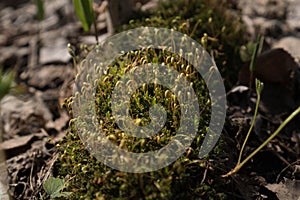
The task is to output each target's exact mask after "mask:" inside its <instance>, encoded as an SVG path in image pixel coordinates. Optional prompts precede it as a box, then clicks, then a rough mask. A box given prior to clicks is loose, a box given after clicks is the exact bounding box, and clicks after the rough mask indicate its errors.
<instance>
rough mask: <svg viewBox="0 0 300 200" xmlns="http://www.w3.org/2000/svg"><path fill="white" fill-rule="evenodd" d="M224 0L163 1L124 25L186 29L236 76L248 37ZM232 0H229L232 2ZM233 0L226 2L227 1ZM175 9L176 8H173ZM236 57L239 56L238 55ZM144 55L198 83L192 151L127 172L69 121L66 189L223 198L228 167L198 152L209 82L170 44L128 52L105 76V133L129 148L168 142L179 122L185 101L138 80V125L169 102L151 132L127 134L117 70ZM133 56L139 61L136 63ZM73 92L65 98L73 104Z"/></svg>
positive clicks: (101, 109)
mask: <svg viewBox="0 0 300 200" xmlns="http://www.w3.org/2000/svg"><path fill="white" fill-rule="evenodd" d="M224 5H225V4H224ZM224 5H223V4H221V5H219V6H217V4H216V3H209V2H208V1H205V0H203V1H197V0H189V1H186V0H179V1H176V3H174V2H171V1H170V2H167V3H165V4H161V5H160V7H159V9H158V10H157V11H156V12H155V13H153V14H152V16H151V17H150V18H147V19H143V20H139V21H134V22H133V21H131V22H130V24H129V25H127V26H125V27H123V28H124V29H129V28H134V27H139V26H141V25H143V26H154V27H164V28H173V29H175V30H178V31H180V32H183V33H186V34H188V35H189V36H191V37H193V39H195V40H196V41H198V42H200V43H201V44H202V45H203V46H204V47H205V48H206V49H207V50H208V51H209V52H213V55H214V57H215V59H216V62H217V64H218V66H219V70H220V71H221V72H222V73H223V75H225V77H226V78H230V76H231V74H230V73H229V72H234V71H235V70H236V68H235V67H234V63H236V62H239V59H238V58H239V57H238V56H237V55H238V49H239V46H240V45H241V44H242V42H243V37H242V36H243V35H242V31H241V30H242V29H241V28H240V27H241V25H240V24H239V19H238V18H237V19H236V20H232V18H231V17H230V15H229V14H228V13H226V12H225V11H226V9H225V7H224ZM226 6H227V4H226ZM227 8H228V7H227ZM174 13H176V16H174ZM236 58H237V59H236ZM145 61H146V63H159V64H160V63H165V64H166V66H167V67H173V68H174V69H176V70H177V71H179V73H181V74H183V75H184V76H185V77H187V79H188V80H189V81H190V82H192V83H193V89H194V91H195V93H196V95H197V96H198V97H201V98H198V100H199V101H198V103H199V107H200V109H203V110H202V111H201V118H200V122H199V126H198V127H199V129H198V133H197V136H196V138H195V139H194V141H193V143H192V145H191V147H190V148H189V149H188V151H187V152H186V153H185V154H184V155H183V156H182V157H180V158H179V159H178V160H177V161H176V162H174V163H173V164H171V165H169V166H167V167H164V168H162V169H160V170H157V171H154V172H148V173H141V174H134V173H124V172H119V171H117V170H114V169H111V168H109V167H107V166H105V165H104V164H102V163H101V162H99V161H97V160H96V159H95V158H94V157H93V156H92V155H91V154H90V153H89V152H88V151H87V150H86V149H85V147H84V145H83V144H82V142H81V140H80V138H79V136H78V133H77V130H76V128H75V126H74V124H73V122H72V121H71V123H70V128H69V130H68V134H67V136H66V137H65V138H64V140H63V141H62V142H61V144H60V147H59V149H60V157H59V159H58V161H57V162H56V163H55V169H54V172H56V173H57V174H55V176H58V177H61V178H66V179H67V184H66V191H67V192H72V196H71V197H69V198H71V199H120V200H121V199H124V200H125V199H147V200H152V199H153V200H154V199H225V198H226V195H225V194H224V193H223V189H222V187H223V185H224V184H225V183H224V182H223V180H222V179H220V174H221V173H222V172H218V171H214V168H213V167H212V166H211V161H210V160H209V159H208V158H206V159H199V158H198V153H199V148H200V146H201V142H202V139H203V136H204V135H205V134H206V131H207V127H208V123H209V119H210V112H211V111H210V105H209V103H208V102H209V95H208V91H207V88H206V86H205V83H204V81H203V80H202V78H201V76H200V75H199V74H198V73H197V72H196V71H195V69H193V66H191V65H190V64H189V63H188V62H187V61H185V60H184V59H182V58H181V57H179V56H177V55H174V54H172V53H170V52H162V51H160V50H157V49H151V48H149V49H144V50H139V51H133V52H129V53H127V54H125V55H123V56H121V57H120V58H118V60H117V61H116V62H114V63H113V64H111V66H109V70H108V72H109V73H107V75H105V76H103V77H102V78H101V80H99V84H98V88H97V92H96V98H95V99H96V102H95V103H96V110H97V114H98V121H99V122H100V124H101V126H102V127H101V128H102V130H104V132H105V134H106V135H107V138H109V139H110V140H111V141H112V142H114V144H115V145H116V146H119V147H120V148H123V149H126V150H128V151H131V152H147V151H153V150H157V149H160V148H161V147H163V146H165V145H166V144H167V143H168V142H169V141H170V140H172V137H173V136H174V134H175V133H176V130H177V129H178V118H179V116H180V107H179V106H178V100H177V99H176V94H172V93H171V92H170V91H169V90H168V89H167V88H164V87H162V86H159V85H154V84H148V85H146V86H145V87H141V88H139V89H138V90H137V91H136V92H135V93H134V95H133V96H132V98H131V105H130V106H131V107H130V114H131V116H132V118H133V119H135V120H136V123H137V124H138V125H147V124H148V123H149V108H150V107H151V105H153V104H156V103H160V104H161V105H162V106H164V108H165V109H166V110H167V121H166V124H165V126H164V128H163V129H162V131H161V132H160V133H159V134H157V135H155V136H153V137H150V138H147V139H137V138H134V137H130V136H127V135H126V134H124V133H123V132H122V131H121V130H119V129H118V127H117V125H116V124H115V122H114V120H113V118H112V114H111V109H110V103H109V102H110V98H111V94H112V90H113V88H114V87H115V85H116V84H117V82H118V81H119V78H120V77H121V76H122V75H123V74H125V72H127V71H128V70H130V69H133V68H134V67H136V66H138V65H141V64H143V63H144V62H145ZM132 63H135V64H134V65H133V64H132ZM71 103H72V99H69V100H68V102H67V103H66V104H67V105H68V107H69V110H70V111H71Z"/></svg>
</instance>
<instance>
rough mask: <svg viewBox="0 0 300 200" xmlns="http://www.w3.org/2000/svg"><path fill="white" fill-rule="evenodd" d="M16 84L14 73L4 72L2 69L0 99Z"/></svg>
mask: <svg viewBox="0 0 300 200" xmlns="http://www.w3.org/2000/svg"><path fill="white" fill-rule="evenodd" d="M13 85H14V73H13V72H12V71H11V72H8V73H3V72H2V70H0V99H2V98H3V97H4V96H5V95H6V94H8V93H9V92H10V90H11V89H12V87H13Z"/></svg>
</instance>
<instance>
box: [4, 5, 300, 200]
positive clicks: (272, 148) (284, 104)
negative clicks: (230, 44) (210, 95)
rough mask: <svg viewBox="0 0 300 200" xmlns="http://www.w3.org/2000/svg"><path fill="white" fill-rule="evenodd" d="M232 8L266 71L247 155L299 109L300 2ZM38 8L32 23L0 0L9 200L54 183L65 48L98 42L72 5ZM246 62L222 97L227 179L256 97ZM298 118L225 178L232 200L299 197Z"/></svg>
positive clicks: (70, 72)
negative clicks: (257, 45) (9, 85)
mask: <svg viewBox="0 0 300 200" xmlns="http://www.w3.org/2000/svg"><path fill="white" fill-rule="evenodd" d="M133 2H134V5H136V7H141V8H142V10H148V9H155V5H156V2H157V1H150V2H148V1H133ZM233 2H234V1H233ZM235 4H236V8H240V9H242V12H241V14H242V17H243V19H244V21H245V24H246V25H247V27H248V33H249V36H250V37H252V39H255V38H256V36H257V34H262V35H264V37H265V43H264V46H263V51H264V54H262V57H260V58H259V59H258V60H257V63H256V65H257V66H262V65H264V66H266V68H263V67H261V68H260V67H257V70H258V71H256V72H255V76H257V77H259V78H261V79H264V80H265V87H264V90H263V93H262V101H261V104H260V110H259V114H258V117H257V120H256V121H255V127H254V131H253V132H254V133H253V134H252V135H251V137H250V139H249V143H248V145H247V146H246V151H245V154H249V153H250V152H252V151H253V150H254V149H255V148H256V147H257V146H258V145H259V144H261V143H262V142H263V141H264V140H265V139H266V138H267V137H268V136H269V135H270V133H272V132H273V131H274V130H276V128H277V127H278V126H279V125H280V124H281V123H282V121H283V120H284V119H285V118H286V117H287V116H288V115H289V114H290V113H291V112H292V111H293V110H294V109H295V108H297V107H298V106H300V95H299V94H300V93H299V91H300V71H299V70H300V69H299V64H298V61H299V59H300V50H299V48H297V47H295V46H294V44H297V42H298V44H299V43H300V25H299V21H300V17H299V16H300V15H299V13H300V4H299V2H298V1H297V0H295V1H292V0H285V1H284V0H273V1H271V0H255V1H247V0H242V1H239V3H237V2H235ZM45 5H47V6H46V7H45V8H46V10H45V19H43V20H42V21H38V20H37V18H36V7H35V5H34V4H33V3H32V1H29V0H16V1H1V2H0V66H1V67H2V68H3V69H4V70H14V71H15V72H16V82H17V83H18V84H19V85H20V86H21V87H22V91H21V92H18V93H17V94H13V95H12V94H10V95H7V96H6V97H4V98H3V99H2V100H1V123H2V138H3V142H2V143H1V144H0V148H1V150H2V151H3V152H4V153H5V155H6V161H5V162H3V163H2V164H1V167H0V173H1V185H0V195H2V198H3V199H5V197H7V194H8V195H10V196H11V197H13V198H15V199H34V198H38V197H36V196H35V195H36V192H35V191H37V190H39V189H40V188H41V187H42V184H43V182H44V181H45V180H46V179H47V178H48V177H49V176H51V174H52V171H51V169H52V167H53V163H54V162H55V160H56V159H57V147H56V145H57V144H58V143H59V141H60V140H61V139H62V138H63V137H64V136H65V134H66V129H67V128H68V123H69V120H70V116H69V115H68V112H67V111H66V110H65V109H63V108H62V107H61V105H62V104H63V102H64V100H65V98H68V97H70V96H71V95H72V91H73V81H74V77H75V70H74V66H73V62H72V59H71V56H70V55H69V52H68V48H67V46H68V43H70V44H71V45H73V46H74V47H76V48H75V49H78V48H79V47H80V44H82V43H84V44H93V43H94V42H95V40H94V36H93V34H94V33H93V31H91V32H84V31H83V30H82V28H81V24H80V23H79V21H78V19H77V18H76V15H75V12H74V10H73V6H72V2H71V1H69V0H60V1H51V0H45ZM95 7H96V8H98V9H96V12H97V13H96V14H97V16H98V17H97V27H98V30H99V34H100V40H104V39H105V38H107V37H108V36H109V35H110V34H111V33H112V24H110V23H109V20H108V14H107V12H108V11H107V9H105V8H103V7H101V3H99V5H98V4H95ZM119 23H121V22H119ZM291 38H292V42H291ZM275 48H277V49H275ZM278 48H280V49H278ZM274 54H275V55H274ZM278 63H279V64H278ZM248 65H249V63H246V64H245V66H244V67H243V66H241V69H242V70H241V73H240V80H239V83H237V85H236V87H234V88H232V90H230V91H228V96H227V100H228V108H227V112H228V113H227V121H226V124H225V127H224V131H223V136H222V139H223V140H224V141H225V142H226V143H227V144H228V146H227V147H226V148H225V149H224V151H225V152H233V153H232V154H230V153H229V154H228V157H227V158H224V159H223V160H222V159H220V160H218V161H219V162H224V164H225V166H227V168H226V169H223V170H224V174H225V173H227V172H228V171H229V170H230V169H232V168H233V167H234V165H235V162H236V160H237V156H238V155H237V152H238V149H239V148H240V146H241V145H242V142H243V138H244V137H245V134H246V132H247V130H248V129H249V127H250V122H251V119H252V117H253V110H254V106H255V102H256V94H255V90H254V89H249V88H248V87H247V86H248V85H247V84H246V83H248V82H249V80H245V79H247V78H248V77H249V76H248V74H245V73H248V72H245V71H247V69H248ZM273 67H275V70H273V69H274V68H273ZM237 76H238V75H237ZM249 94H250V97H249ZM299 120H300V117H299V116H298V117H296V118H295V119H294V120H293V121H292V122H290V123H289V124H288V126H287V127H285V129H284V130H283V131H282V133H280V134H279V135H278V137H276V138H275V139H274V140H272V142H270V143H269V144H268V145H267V147H266V148H264V149H263V150H262V151H260V152H259V153H258V155H256V156H255V157H254V158H253V159H252V160H251V161H250V162H249V163H248V164H247V165H246V166H245V167H244V168H242V170H241V171H240V172H239V173H237V174H235V175H233V176H232V177H230V178H228V186H226V187H228V189H230V185H231V184H232V185H234V186H237V188H231V189H232V194H231V195H232V197H233V198H237V199H287V200H288V199H299V198H300V186H299V185H300V124H299ZM1 160H2V159H1ZM7 188H9V190H8V192H7V191H6V190H7ZM229 193H230V191H229ZM2 198H0V199H2Z"/></svg>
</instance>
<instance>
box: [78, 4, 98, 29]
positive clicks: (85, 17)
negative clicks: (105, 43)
mask: <svg viewBox="0 0 300 200" xmlns="http://www.w3.org/2000/svg"><path fill="white" fill-rule="evenodd" d="M73 5H74V8H75V11H76V14H77V16H78V18H79V20H80V21H81V23H82V27H83V29H84V30H85V31H88V30H90V28H91V25H92V24H93V23H94V22H95V18H94V10H93V5H92V0H73Z"/></svg>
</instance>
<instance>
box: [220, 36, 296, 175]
mask: <svg viewBox="0 0 300 200" xmlns="http://www.w3.org/2000/svg"><path fill="white" fill-rule="evenodd" d="M257 41H258V42H257V43H256V46H255V49H254V52H253V55H252V60H251V64H250V72H251V76H253V70H254V62H255V59H256V56H257V53H258V52H259V51H260V50H261V48H259V47H260V41H261V37H260V36H259V37H258V40H257ZM259 49H260V50H259ZM251 80H252V77H251V78H250V87H251ZM255 86H256V93H257V100H256V105H255V110H254V116H253V119H252V122H251V125H250V128H249V130H248V133H247V135H246V138H245V140H244V142H243V145H242V148H241V150H240V153H239V158H238V161H237V164H236V166H235V167H234V169H232V170H231V171H230V172H228V173H227V174H225V175H223V176H222V177H228V176H230V175H232V174H235V173H237V172H238V171H239V170H240V169H241V168H242V167H243V166H244V165H245V164H246V163H247V162H248V161H249V160H250V159H251V158H252V157H253V156H255V154H257V153H258V152H259V151H260V150H261V149H262V148H263V147H265V146H266V145H267V144H268V143H269V142H270V141H271V140H272V139H273V138H274V137H275V136H276V135H278V133H279V132H280V131H281V130H282V129H283V128H284V127H285V126H286V125H287V124H288V123H289V122H290V121H291V120H292V119H293V118H294V117H295V116H296V115H297V114H298V113H299V112H300V107H299V108H298V109H296V110H295V111H294V112H293V113H292V114H291V115H290V116H289V117H288V118H287V119H286V120H285V121H284V122H283V123H282V124H281V125H280V126H279V127H278V129H277V130H276V131H275V132H274V133H273V134H272V135H271V136H270V137H269V138H268V139H267V140H265V141H264V142H263V144H261V145H260V146H259V147H258V148H256V149H255V150H254V151H253V152H252V153H251V154H250V155H249V156H248V157H247V158H245V159H244V160H243V161H241V159H242V155H243V151H244V148H245V146H246V143H247V141H248V139H249V136H250V134H251V132H252V129H253V127H254V123H255V120H256V117H257V113H258V106H259V102H260V96H261V92H262V90H263V83H262V82H260V81H259V80H258V79H255Z"/></svg>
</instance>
